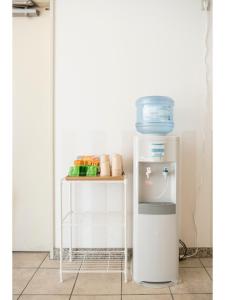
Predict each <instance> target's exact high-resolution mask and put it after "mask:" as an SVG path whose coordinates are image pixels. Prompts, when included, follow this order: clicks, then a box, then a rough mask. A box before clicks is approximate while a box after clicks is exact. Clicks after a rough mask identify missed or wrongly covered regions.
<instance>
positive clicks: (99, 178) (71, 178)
mask: <svg viewBox="0 0 225 300" xmlns="http://www.w3.org/2000/svg"><path fill="white" fill-rule="evenodd" d="M125 178H126V177H125V175H122V176H66V177H65V178H64V179H65V180H66V181H124V180H125Z"/></svg>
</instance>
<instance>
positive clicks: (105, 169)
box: [100, 154, 110, 176]
mask: <svg viewBox="0 0 225 300" xmlns="http://www.w3.org/2000/svg"><path fill="white" fill-rule="evenodd" d="M100 170H101V172H100V176H110V161H109V155H108V154H103V155H101V158H100Z"/></svg>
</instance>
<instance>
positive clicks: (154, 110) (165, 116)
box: [143, 105, 170, 122]
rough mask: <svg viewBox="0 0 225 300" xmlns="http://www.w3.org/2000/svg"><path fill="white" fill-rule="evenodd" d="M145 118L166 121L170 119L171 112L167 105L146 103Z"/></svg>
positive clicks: (145, 119) (153, 120) (146, 119)
mask: <svg viewBox="0 0 225 300" xmlns="http://www.w3.org/2000/svg"><path fill="white" fill-rule="evenodd" d="M143 120H144V121H151V122H165V121H169V120H170V112H169V110H168V108H167V107H160V108H159V107H158V106H150V105H144V107H143Z"/></svg>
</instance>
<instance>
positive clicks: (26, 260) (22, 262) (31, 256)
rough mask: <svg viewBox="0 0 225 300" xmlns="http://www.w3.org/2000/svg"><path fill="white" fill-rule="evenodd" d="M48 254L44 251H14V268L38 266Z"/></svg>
mask: <svg viewBox="0 0 225 300" xmlns="http://www.w3.org/2000/svg"><path fill="white" fill-rule="evenodd" d="M46 256H47V253H44V252H14V253H13V268H37V267H39V266H40V264H41V263H42V261H43V260H44V258H45V257H46Z"/></svg>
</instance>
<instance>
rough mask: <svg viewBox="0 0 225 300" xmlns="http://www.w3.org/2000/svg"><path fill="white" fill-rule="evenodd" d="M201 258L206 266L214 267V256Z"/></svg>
mask: <svg viewBox="0 0 225 300" xmlns="http://www.w3.org/2000/svg"><path fill="white" fill-rule="evenodd" d="M200 260H201V262H202V264H203V266H204V267H212V265H213V259H212V257H204V258H200Z"/></svg>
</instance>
